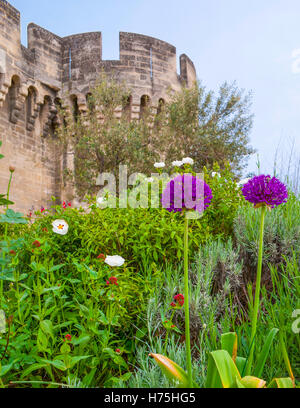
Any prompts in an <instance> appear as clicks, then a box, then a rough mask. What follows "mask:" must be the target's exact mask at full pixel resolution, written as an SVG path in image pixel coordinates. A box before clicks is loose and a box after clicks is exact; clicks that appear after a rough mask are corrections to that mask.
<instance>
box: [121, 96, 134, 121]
mask: <svg viewBox="0 0 300 408" xmlns="http://www.w3.org/2000/svg"><path fill="white" fill-rule="evenodd" d="M131 111H132V95H129V96H128V98H127V99H126V101H125V103H124V106H123V112H122V116H124V117H125V118H126V119H128V121H130V120H131Z"/></svg>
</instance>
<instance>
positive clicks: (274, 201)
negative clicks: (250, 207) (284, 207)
mask: <svg viewBox="0 0 300 408" xmlns="http://www.w3.org/2000/svg"><path fill="white" fill-rule="evenodd" d="M242 193H243V196H244V197H245V199H246V200H247V201H249V202H250V203H253V204H254V206H255V207H261V206H262V205H266V206H268V207H270V208H274V207H275V206H276V205H280V204H282V203H285V202H286V201H287V198H288V192H287V188H286V186H285V185H284V184H283V183H281V181H280V180H278V179H277V178H276V177H272V178H271V176H269V175H268V176H265V175H264V174H262V175H260V176H255V177H253V178H252V179H251V180H249V181H248V183H246V184H245V185H244V187H243V188H242Z"/></svg>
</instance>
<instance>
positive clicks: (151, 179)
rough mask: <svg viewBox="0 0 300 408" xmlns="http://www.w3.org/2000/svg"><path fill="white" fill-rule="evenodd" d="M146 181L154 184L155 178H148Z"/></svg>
mask: <svg viewBox="0 0 300 408" xmlns="http://www.w3.org/2000/svg"><path fill="white" fill-rule="evenodd" d="M146 181H148V183H153V181H154V178H153V177H149V178H146Z"/></svg>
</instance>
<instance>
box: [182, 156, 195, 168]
mask: <svg viewBox="0 0 300 408" xmlns="http://www.w3.org/2000/svg"><path fill="white" fill-rule="evenodd" d="M182 163H183V164H190V165H191V166H192V165H193V164H194V160H193V159H191V158H190V157H184V158H183V159H182Z"/></svg>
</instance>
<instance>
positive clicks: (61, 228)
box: [52, 220, 69, 235]
mask: <svg viewBox="0 0 300 408" xmlns="http://www.w3.org/2000/svg"><path fill="white" fill-rule="evenodd" d="M52 226H53V228H52V231H53V232H55V233H56V234H59V235H66V234H67V233H68V229H69V225H68V224H67V222H66V221H65V220H55V221H53V222H52Z"/></svg>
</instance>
